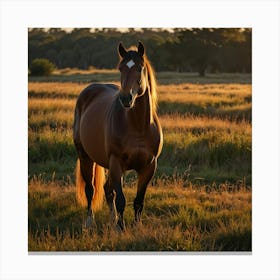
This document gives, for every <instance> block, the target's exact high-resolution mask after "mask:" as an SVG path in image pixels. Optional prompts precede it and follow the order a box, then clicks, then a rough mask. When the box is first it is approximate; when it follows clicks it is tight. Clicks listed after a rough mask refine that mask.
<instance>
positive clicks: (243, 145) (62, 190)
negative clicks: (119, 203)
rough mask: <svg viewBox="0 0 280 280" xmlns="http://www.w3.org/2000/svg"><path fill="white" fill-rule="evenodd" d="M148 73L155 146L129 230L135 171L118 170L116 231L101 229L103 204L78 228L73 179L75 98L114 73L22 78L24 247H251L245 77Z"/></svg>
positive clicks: (81, 215)
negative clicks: (158, 143) (149, 177)
mask: <svg viewBox="0 0 280 280" xmlns="http://www.w3.org/2000/svg"><path fill="white" fill-rule="evenodd" d="M157 77H158V81H159V87H158V94H159V109H158V112H159V117H160V121H161V124H162V126H163V134H164V147H163V151H162V154H161V156H160V158H159V163H158V169H157V172H156V174H155V176H154V179H153V181H152V184H151V186H149V188H148V191H147V195H146V198H145V206H144V212H143V223H142V225H138V226H136V227H135V226H132V224H133V223H132V222H133V208H132V204H133V199H134V196H135V193H136V189H135V173H134V172H129V173H127V174H126V177H125V186H124V193H125V195H126V198H127V207H126V210H125V222H126V225H127V230H126V232H125V233H123V234H117V233H116V232H114V231H112V230H110V229H109V228H108V222H109V214H108V209H107V206H106V205H105V203H104V206H103V210H102V211H100V212H98V213H96V223H97V231H96V232H95V233H94V234H92V233H90V232H87V231H85V229H84V228H83V222H84V220H85V209H83V208H81V207H80V206H79V205H77V203H76V200H75V187H74V176H73V173H74V168H75V160H76V152H75V149H74V145H73V142H72V123H73V109H74V106H75V101H76V98H77V96H78V94H79V93H80V91H81V90H82V89H83V88H84V87H85V86H86V85H87V84H88V83H89V82H92V81H103V82H114V81H117V80H118V79H119V78H118V74H117V73H116V72H115V71H106V70H101V71H98V70H92V71H90V72H83V71H78V70H71V69H66V70H60V71H59V72H57V73H55V75H53V76H50V77H47V78H43V77H36V78H30V79H29V85H28V94H29V108H28V130H29V131H28V133H29V139H28V140H29V143H28V156H29V159H28V161H29V174H28V179H29V190H28V207H29V209H28V210H29V213H28V217H29V219H28V228H29V237H28V248H29V251H124V250H125V251H251V212H252V211H251V206H252V205H251V190H252V188H251V181H252V178H251V145H252V127H251V107H252V88H251V77H250V76H249V75H241V74H239V75H230V74H226V75H210V76H209V75H208V76H207V77H206V78H204V79H202V78H198V77H196V76H194V75H190V74H186V73H159V74H158V76H157Z"/></svg>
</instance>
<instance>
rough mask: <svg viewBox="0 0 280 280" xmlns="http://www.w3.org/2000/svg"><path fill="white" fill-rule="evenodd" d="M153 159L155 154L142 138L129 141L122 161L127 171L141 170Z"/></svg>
mask: <svg viewBox="0 0 280 280" xmlns="http://www.w3.org/2000/svg"><path fill="white" fill-rule="evenodd" d="M152 159H153V154H152V152H151V150H150V148H149V145H148V143H147V142H146V141H145V140H144V139H141V138H136V139H133V141H129V142H128V143H127V145H126V148H125V150H124V152H123V153H122V161H123V164H124V167H125V168H126V169H135V170H139V169H141V168H143V167H144V166H146V165H147V164H149V163H150V162H151V161H152Z"/></svg>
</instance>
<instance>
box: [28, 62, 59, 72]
mask: <svg viewBox="0 0 280 280" xmlns="http://www.w3.org/2000/svg"><path fill="white" fill-rule="evenodd" d="M29 69H30V75H31V76H49V75H50V74H51V73H52V72H53V70H54V69H55V65H54V64H53V63H52V62H50V61H49V60H48V59H46V58H35V59H34V60H32V62H31V65H30V67H29Z"/></svg>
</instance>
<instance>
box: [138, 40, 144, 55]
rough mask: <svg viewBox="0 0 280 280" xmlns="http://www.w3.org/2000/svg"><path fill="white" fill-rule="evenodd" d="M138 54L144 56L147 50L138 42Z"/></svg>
mask: <svg viewBox="0 0 280 280" xmlns="http://www.w3.org/2000/svg"><path fill="white" fill-rule="evenodd" d="M138 53H139V55H140V56H143V55H144V53H145V48H144V45H143V43H142V42H141V41H139V42H138Z"/></svg>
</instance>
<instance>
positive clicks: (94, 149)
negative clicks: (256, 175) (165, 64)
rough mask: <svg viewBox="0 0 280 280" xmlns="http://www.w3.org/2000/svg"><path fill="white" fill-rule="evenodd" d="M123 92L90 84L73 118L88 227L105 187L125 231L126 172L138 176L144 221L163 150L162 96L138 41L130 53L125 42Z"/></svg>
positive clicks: (138, 197)
mask: <svg viewBox="0 0 280 280" xmlns="http://www.w3.org/2000/svg"><path fill="white" fill-rule="evenodd" d="M118 51H119V55H120V58H121V61H120V63H119V70H120V72H121V87H119V86H117V85H114V84H91V85H89V86H88V87H87V88H85V89H84V90H83V91H82V92H81V94H80V96H79V97H78V100H77V104H76V108H75V118H74V143H75V147H76V150H77V152H78V157H79V158H78V161H77V168H76V187H77V198H78V201H79V202H81V203H82V204H83V205H87V221H86V226H87V227H88V226H91V225H92V224H93V222H94V215H93V212H92V210H94V211H95V210H97V209H100V208H101V206H102V201H103V193H104V192H103V183H104V178H105V176H104V168H106V169H108V170H109V171H108V179H107V181H106V183H105V185H104V190H105V196H106V201H107V203H108V205H109V208H110V211H111V222H112V223H113V224H114V225H116V227H117V228H118V229H120V230H124V229H125V226H124V221H123V212H124V209H125V203H126V202H125V197H124V194H123V191H122V178H123V174H124V172H125V171H126V170H135V171H136V172H137V175H138V184H137V195H136V198H135V200H134V211H135V221H136V222H138V221H140V216H141V212H142V209H143V201H144V196H145V193H146V189H147V185H148V183H149V182H150V180H151V179H152V177H153V175H154V172H155V169H156V166H157V158H158V156H159V154H160V152H161V148H162V130H161V126H160V123H159V120H158V117H157V113H156V108H157V92H156V81H155V76H154V72H153V69H152V67H151V64H150V63H149V61H148V59H147V57H146V55H145V50H144V45H143V44H142V43H141V42H139V44H138V48H137V49H136V48H135V49H133V50H129V51H127V50H126V49H125V48H124V47H123V45H122V44H121V43H120V44H119V47H118Z"/></svg>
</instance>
